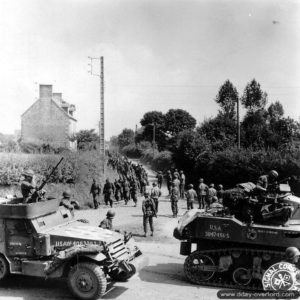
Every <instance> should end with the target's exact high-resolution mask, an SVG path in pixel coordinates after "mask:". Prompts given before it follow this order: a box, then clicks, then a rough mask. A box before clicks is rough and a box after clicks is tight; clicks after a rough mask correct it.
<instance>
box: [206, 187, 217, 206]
mask: <svg viewBox="0 0 300 300" xmlns="http://www.w3.org/2000/svg"><path fill="white" fill-rule="evenodd" d="M213 197H217V190H216V189H215V185H214V184H213V183H211V184H210V185H209V189H208V206H210V205H211V204H212V202H213Z"/></svg>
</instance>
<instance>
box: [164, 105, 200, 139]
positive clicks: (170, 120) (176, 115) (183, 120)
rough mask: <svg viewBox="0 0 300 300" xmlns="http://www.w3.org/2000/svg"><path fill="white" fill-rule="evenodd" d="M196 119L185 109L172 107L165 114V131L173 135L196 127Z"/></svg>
mask: <svg viewBox="0 0 300 300" xmlns="http://www.w3.org/2000/svg"><path fill="white" fill-rule="evenodd" d="M195 126H196V120H195V118H193V117H192V116H191V115H190V114H189V113H188V112H187V111H185V110H183V109H170V110H169V111H168V112H167V113H166V115H165V131H166V132H167V133H169V134H171V135H172V136H175V135H176V134H178V133H179V132H181V131H183V130H188V129H194V128H195Z"/></svg>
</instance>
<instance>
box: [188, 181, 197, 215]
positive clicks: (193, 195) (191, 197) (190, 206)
mask: <svg viewBox="0 0 300 300" xmlns="http://www.w3.org/2000/svg"><path fill="white" fill-rule="evenodd" d="M196 198H197V193H196V191H195V190H194V186H193V185H192V184H189V185H188V191H187V192H186V202H187V210H190V209H193V208H194V200H195V199H196Z"/></svg>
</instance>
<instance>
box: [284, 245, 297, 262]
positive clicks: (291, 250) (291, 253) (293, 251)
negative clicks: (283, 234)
mask: <svg viewBox="0 0 300 300" xmlns="http://www.w3.org/2000/svg"><path fill="white" fill-rule="evenodd" d="M296 256H300V251H299V250H298V248H296V247H288V248H287V249H286V250H285V257H286V258H287V259H288V260H293V259H294V258H295V257H296Z"/></svg>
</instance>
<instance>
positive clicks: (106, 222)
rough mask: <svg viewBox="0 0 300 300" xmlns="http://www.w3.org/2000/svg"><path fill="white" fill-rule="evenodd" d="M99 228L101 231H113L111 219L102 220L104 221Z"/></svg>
mask: <svg viewBox="0 0 300 300" xmlns="http://www.w3.org/2000/svg"><path fill="white" fill-rule="evenodd" d="M99 227H100V228H103V229H109V230H113V224H112V219H109V218H106V219H104V220H103V221H102V222H101V223H100V225H99Z"/></svg>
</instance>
